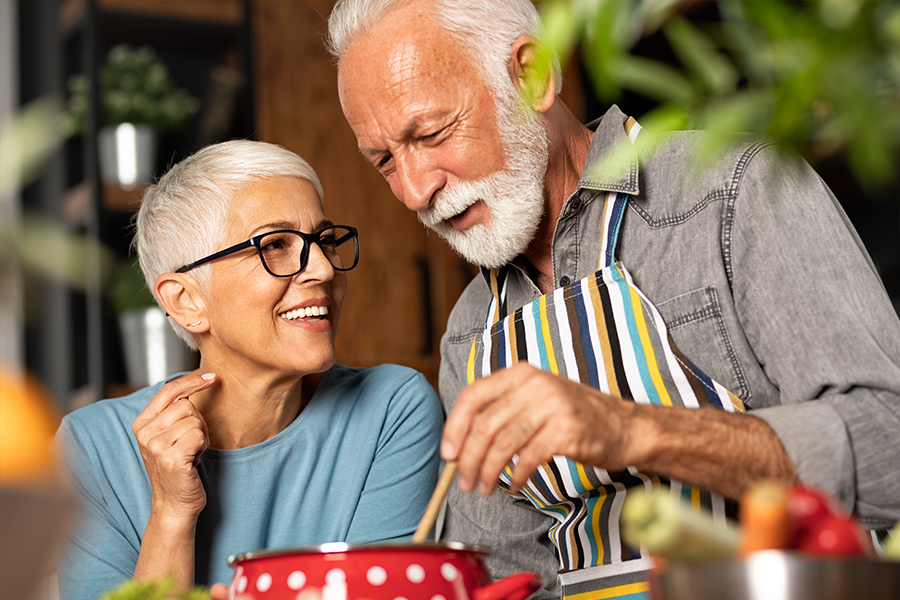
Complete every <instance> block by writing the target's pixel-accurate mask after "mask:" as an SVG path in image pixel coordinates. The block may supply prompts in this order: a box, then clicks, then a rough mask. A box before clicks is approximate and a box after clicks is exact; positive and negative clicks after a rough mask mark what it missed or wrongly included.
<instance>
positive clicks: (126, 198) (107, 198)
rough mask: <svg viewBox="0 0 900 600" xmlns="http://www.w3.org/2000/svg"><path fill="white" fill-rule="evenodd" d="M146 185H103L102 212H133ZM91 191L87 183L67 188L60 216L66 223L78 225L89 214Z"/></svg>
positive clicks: (139, 204)
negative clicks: (124, 186)
mask: <svg viewBox="0 0 900 600" xmlns="http://www.w3.org/2000/svg"><path fill="white" fill-rule="evenodd" d="M147 185H148V184H142V185H138V186H134V187H131V188H123V187H121V186H118V185H112V184H104V185H103V188H102V190H101V196H100V198H101V202H102V205H103V209H104V210H108V211H115V212H135V211H137V210H138V209H139V208H140V207H141V196H143V194H144V190H146V189H147ZM91 195H92V194H91V189H90V186H88V184H87V183H79V184H78V185H76V186H74V187H72V188H69V189H68V190H67V191H66V193H65V195H64V196H63V205H62V214H63V218H64V219H65V221H66V222H67V223H79V222H82V221H84V220H85V219H87V217H88V215H89V214H91Z"/></svg>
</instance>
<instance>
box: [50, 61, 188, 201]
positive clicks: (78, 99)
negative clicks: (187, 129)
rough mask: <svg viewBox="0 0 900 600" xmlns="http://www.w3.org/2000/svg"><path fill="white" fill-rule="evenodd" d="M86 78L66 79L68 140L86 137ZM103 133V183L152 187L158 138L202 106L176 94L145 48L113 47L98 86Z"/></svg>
mask: <svg viewBox="0 0 900 600" xmlns="http://www.w3.org/2000/svg"><path fill="white" fill-rule="evenodd" d="M90 83H91V82H90V78H89V76H88V75H85V74H79V75H75V76H73V77H71V78H70V79H69V92H70V99H69V104H68V111H67V114H66V117H65V119H64V129H65V130H66V132H67V133H69V134H77V133H81V132H83V131H84V126H85V118H86V115H87V112H88V111H87V109H88V102H89V93H90V87H91V86H90ZM98 88H99V95H100V108H101V125H102V126H101V129H100V132H99V138H98V144H99V154H100V169H101V174H102V177H103V180H104V181H106V182H111V183H117V184H119V185H122V186H124V187H130V186H133V185H135V184H138V183H146V182H149V181H152V178H153V170H154V163H155V159H156V148H157V145H158V140H159V135H160V134H161V133H164V132H171V131H177V130H179V129H181V128H183V127H184V126H185V125H186V124H187V122H188V119H190V118H191V117H192V116H193V115H194V114H195V113H196V112H197V111H198V110H199V109H200V101H199V100H198V99H197V98H195V97H193V96H192V95H191V94H190V93H189V92H188V91H187V90H185V89H183V88H177V87H176V86H175V83H174V82H173V81H172V79H171V78H170V76H169V71H168V69H167V68H166V66H165V65H164V64H163V63H162V61H161V60H160V59H159V57H158V56H157V54H156V52H155V51H154V50H153V49H152V48H150V47H149V46H143V47H140V48H132V47H131V46H129V45H127V44H122V45H118V46H114V47H113V48H112V49H111V50H110V51H109V54H108V55H107V60H106V63H105V64H104V65H103V67H102V69H101V70H100V77H99V80H98Z"/></svg>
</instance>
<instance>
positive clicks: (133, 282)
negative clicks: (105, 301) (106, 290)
mask: <svg viewBox="0 0 900 600" xmlns="http://www.w3.org/2000/svg"><path fill="white" fill-rule="evenodd" d="M110 300H111V301H112V305H113V308H114V309H115V310H116V312H117V313H119V314H122V313H124V312H128V311H129V310H136V309H139V308H147V307H148V306H156V305H157V304H156V300H155V299H154V298H153V293H152V292H151V291H150V290H149V289H148V288H147V281H146V280H145V279H144V273H143V271H141V267H140V265H139V264H138V261H137V260H136V259H133V260H125V261H123V262H122V263H121V264H120V265H119V268H118V270H117V272H116V276H115V279H114V281H113V285H112V288H111V289H110Z"/></svg>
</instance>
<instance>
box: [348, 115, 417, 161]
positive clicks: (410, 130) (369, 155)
mask: <svg viewBox="0 0 900 600" xmlns="http://www.w3.org/2000/svg"><path fill="white" fill-rule="evenodd" d="M422 127H423V122H422V119H414V120H412V121H411V122H410V123H409V124H408V125H407V126H406V127H404V128H403V130H402V131H401V132H400V137H399V139H401V140H405V139H409V138H410V137H413V136H414V135H415V134H416V132H417V131H418V130H420V129H422ZM359 152H360V154H362V155H363V156H364V157H365V158H366V160H368V161H369V162H372V161H373V159H374V158H375V157H376V156H378V155H380V154H393V152H391V151H390V150H389V149H388V148H360V149H359Z"/></svg>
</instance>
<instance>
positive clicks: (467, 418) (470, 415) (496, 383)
mask: <svg viewBox="0 0 900 600" xmlns="http://www.w3.org/2000/svg"><path fill="white" fill-rule="evenodd" d="M529 369H533V367H531V366H530V365H528V364H527V363H520V364H517V365H514V366H512V367H510V368H508V369H502V370H500V371H497V372H496V373H493V374H491V375H490V376H488V377H483V378H481V379H478V380H476V381H475V382H473V383H472V385H470V386H469V387H467V388H464V389H463V390H462V391H461V392H460V393H459V396H458V397H457V399H456V404H455V405H454V406H453V410H452V411H451V412H450V416H449V417H448V418H447V422H446V423H445V424H444V436H443V439H442V440H441V457H442V458H443V459H444V460H456V459H457V458H458V456H459V453H460V450H461V449H462V445H463V442H464V440H465V439H466V436H467V434H468V433H469V430H470V428H471V426H472V421H473V419H474V418H475V416H476V415H478V414H479V413H480V412H482V411H483V410H484V408H485V406H488V405H490V404H491V403H493V402H495V401H496V400H497V398H499V397H501V396H506V395H507V394H508V393H509V392H511V391H512V390H514V389H516V388H518V387H519V386H521V385H522V384H523V381H524V380H525V378H526V376H527V373H528V372H529Z"/></svg>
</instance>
